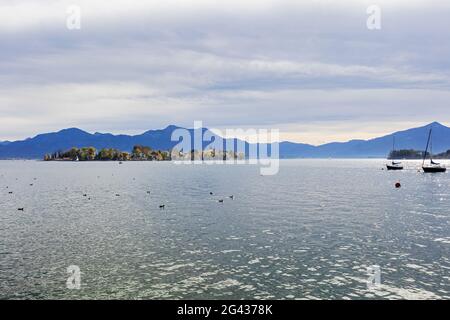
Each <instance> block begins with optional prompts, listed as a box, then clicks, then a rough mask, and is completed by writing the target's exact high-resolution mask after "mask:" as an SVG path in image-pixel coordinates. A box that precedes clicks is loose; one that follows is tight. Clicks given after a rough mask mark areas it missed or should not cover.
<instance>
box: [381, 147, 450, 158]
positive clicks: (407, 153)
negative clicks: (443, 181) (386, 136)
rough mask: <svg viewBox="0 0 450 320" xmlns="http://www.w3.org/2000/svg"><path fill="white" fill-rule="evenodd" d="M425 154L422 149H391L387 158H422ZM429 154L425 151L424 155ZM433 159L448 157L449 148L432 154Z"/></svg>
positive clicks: (449, 154)
mask: <svg viewBox="0 0 450 320" xmlns="http://www.w3.org/2000/svg"><path fill="white" fill-rule="evenodd" d="M424 155H425V152H424V151H417V150H412V149H408V150H394V151H392V152H391V153H390V154H389V156H388V159H389V160H392V159H403V160H420V159H423V158H424ZM429 156H430V154H429V153H428V152H427V154H426V157H429ZM433 158H434V159H443V160H445V159H450V150H448V151H446V152H442V153H439V154H435V155H433Z"/></svg>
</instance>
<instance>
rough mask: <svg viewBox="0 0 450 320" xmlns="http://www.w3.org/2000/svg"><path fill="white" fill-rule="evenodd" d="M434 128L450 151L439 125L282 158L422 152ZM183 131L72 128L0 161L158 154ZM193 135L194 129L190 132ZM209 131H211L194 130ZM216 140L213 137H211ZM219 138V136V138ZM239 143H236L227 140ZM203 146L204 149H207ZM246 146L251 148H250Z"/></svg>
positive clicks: (25, 144) (295, 151) (5, 145)
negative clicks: (73, 152) (79, 153)
mask: <svg viewBox="0 0 450 320" xmlns="http://www.w3.org/2000/svg"><path fill="white" fill-rule="evenodd" d="M430 127H433V152H434V153H440V152H444V151H447V150H449V149H450V128H449V127H446V126H444V125H442V124H440V123H438V122H434V123H431V124H428V125H426V126H423V127H419V128H413V129H409V130H405V131H399V132H395V133H392V134H389V135H386V136H383V137H379V138H375V139H370V140H351V141H348V142H333V143H327V144H323V145H319V146H314V145H310V144H303V143H296V142H288V141H284V142H280V157H281V158H384V157H386V156H387V155H388V153H389V152H390V151H391V149H392V142H393V139H394V136H395V140H396V149H414V150H423V149H424V148H425V145H426V140H427V136H428V130H429V128H430ZM177 128H180V127H177V126H174V125H170V126H168V127H166V128H164V129H160V130H149V131H146V132H144V133H142V134H138V135H113V134H111V133H98V132H96V133H94V134H91V133H88V132H86V131H83V130H80V129H77V128H69V129H64V130H61V131H58V132H53V133H44V134H39V135H37V136H35V137H33V138H28V139H26V140H21V141H4V142H0V159H42V158H43V156H44V155H45V154H47V153H53V152H55V151H64V150H68V149H70V148H71V147H87V146H92V147H95V148H97V149H101V148H116V149H119V150H122V151H130V150H131V149H132V148H133V146H134V145H145V146H150V147H151V148H153V149H158V150H170V149H172V148H173V147H174V146H175V145H176V144H177V143H178V142H174V141H171V134H172V132H173V131H174V130H175V129H177ZM188 130H189V131H190V133H191V135H192V133H193V131H194V129H188ZM195 130H202V132H203V133H204V132H206V131H208V129H206V128H203V129H195ZM212 135H213V136H215V135H214V134H212ZM216 137H218V136H216ZM227 141H228V142H231V143H236V142H237V141H238V140H237V139H228V140H227ZM208 144H209V142H208V143H204V146H206V145H208ZM245 144H246V148H248V146H249V144H248V143H245Z"/></svg>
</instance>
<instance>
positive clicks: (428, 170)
mask: <svg viewBox="0 0 450 320" xmlns="http://www.w3.org/2000/svg"><path fill="white" fill-rule="evenodd" d="M422 169H423V172H426V173H440V172H446V171H447V168H444V167H422Z"/></svg>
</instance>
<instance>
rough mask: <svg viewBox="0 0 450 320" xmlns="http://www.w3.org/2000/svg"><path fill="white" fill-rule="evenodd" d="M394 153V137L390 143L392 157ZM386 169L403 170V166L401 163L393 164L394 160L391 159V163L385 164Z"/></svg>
mask: <svg viewBox="0 0 450 320" xmlns="http://www.w3.org/2000/svg"><path fill="white" fill-rule="evenodd" d="M394 151H395V136H394V141H393V143H392V153H391V154H392V155H394ZM386 168H387V169H388V170H403V165H402V163H401V162H395V160H394V159H392V163H390V164H389V163H388V164H386Z"/></svg>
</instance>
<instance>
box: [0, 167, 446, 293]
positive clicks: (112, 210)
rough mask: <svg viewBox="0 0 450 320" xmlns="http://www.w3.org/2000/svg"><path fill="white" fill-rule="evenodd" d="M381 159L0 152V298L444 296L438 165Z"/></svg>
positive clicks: (442, 191) (442, 182)
mask: <svg viewBox="0 0 450 320" xmlns="http://www.w3.org/2000/svg"><path fill="white" fill-rule="evenodd" d="M384 163H385V161H383V160H283V161H281V166H280V172H279V173H278V174H277V175H275V176H261V175H260V173H259V167H258V166H254V165H176V164H173V163H163V162H125V163H123V164H122V165H119V164H118V163H117V162H90V163H86V162H85V163H82V162H77V163H75V162H60V163H56V162H39V161H0V298H1V299H50V298H51V299H72V298H75V299H92V298H96V299H109V298H112V299H219V298H220V299H244V298H246V299H253V298H256V299H266V298H273V299H317V298H319V299H323V298H325V299H370V298H383V299H394V298H397V299H400V298H406V299H430V298H431V299H432V298H446V299H449V298H450V174H449V173H446V174H434V175H433V174H423V173H418V172H417V167H418V164H419V163H417V162H408V163H407V166H408V168H409V170H405V171H403V172H387V171H385V170H381V169H382V168H383V165H384ZM399 180H400V181H401V183H402V188H401V189H395V188H394V184H395V182H397V181H399ZM30 184H33V185H30ZM147 191H150V194H148V193H147ZM9 192H13V193H12V194H10V193H9ZM210 192H213V193H214V195H210ZM84 194H87V196H83V195H84ZM116 194H118V195H120V196H117V195H116ZM229 195H234V196H235V198H234V200H232V199H230V198H228V196H229ZM89 198H90V200H89ZM219 199H224V202H223V203H219V202H218V200H219ZM162 204H165V209H160V208H159V206H160V205H162ZM18 208H24V211H18ZM70 265H76V266H79V268H80V269H81V289H80V290H69V289H67V288H66V280H67V278H68V277H69V274H68V273H67V267H68V266H70ZM372 265H379V266H380V268H381V286H377V287H376V288H375V289H370V290H369V289H368V287H367V279H368V277H369V275H368V272H367V268H368V267H370V266H372Z"/></svg>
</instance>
